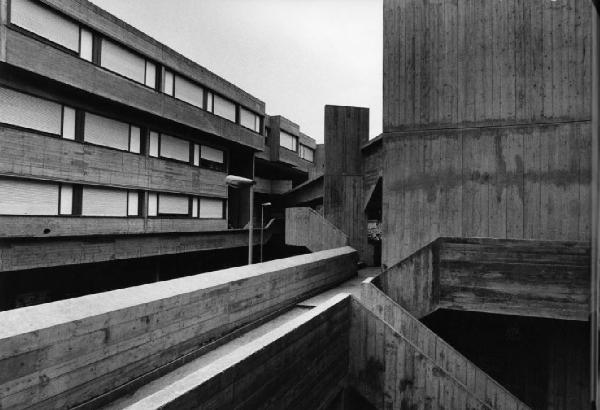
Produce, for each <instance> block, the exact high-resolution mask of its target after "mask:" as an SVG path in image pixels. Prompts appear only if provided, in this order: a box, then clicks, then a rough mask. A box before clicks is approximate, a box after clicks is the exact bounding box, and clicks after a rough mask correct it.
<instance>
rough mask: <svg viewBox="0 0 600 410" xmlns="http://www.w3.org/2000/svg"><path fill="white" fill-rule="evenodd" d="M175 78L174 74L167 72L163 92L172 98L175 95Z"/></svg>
mask: <svg viewBox="0 0 600 410" xmlns="http://www.w3.org/2000/svg"><path fill="white" fill-rule="evenodd" d="M174 86H175V78H174V76H173V72H172V71H169V70H165V81H164V84H163V92H164V93H165V94H167V95H170V96H171V97H172V96H173V95H174Z"/></svg>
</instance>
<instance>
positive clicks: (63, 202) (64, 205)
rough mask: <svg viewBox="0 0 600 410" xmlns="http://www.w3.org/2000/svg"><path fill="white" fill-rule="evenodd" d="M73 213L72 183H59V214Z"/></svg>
mask: <svg viewBox="0 0 600 410" xmlns="http://www.w3.org/2000/svg"><path fill="white" fill-rule="evenodd" d="M72 213H73V185H71V184H60V214H61V215H71V214H72Z"/></svg>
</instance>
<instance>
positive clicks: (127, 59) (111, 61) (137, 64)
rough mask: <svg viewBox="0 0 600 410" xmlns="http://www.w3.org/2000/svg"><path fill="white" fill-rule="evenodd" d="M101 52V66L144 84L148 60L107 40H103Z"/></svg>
mask: <svg viewBox="0 0 600 410" xmlns="http://www.w3.org/2000/svg"><path fill="white" fill-rule="evenodd" d="M101 50H102V54H101V56H102V57H101V58H100V65H101V66H102V67H104V68H107V69H109V70H111V71H114V72H115V73H118V74H121V75H122V76H124V77H127V78H129V79H132V80H134V81H137V82H138V83H141V84H144V79H145V76H146V60H145V59H144V58H142V57H140V56H138V55H137V54H134V53H132V52H130V51H129V50H127V49H125V48H123V47H121V46H120V45H118V44H116V43H113V42H112V41H110V40H107V39H105V38H103V39H102V46H101Z"/></svg>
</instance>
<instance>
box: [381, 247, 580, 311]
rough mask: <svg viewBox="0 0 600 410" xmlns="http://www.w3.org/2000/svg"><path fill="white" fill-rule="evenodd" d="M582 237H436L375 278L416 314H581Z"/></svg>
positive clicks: (386, 291)
mask: <svg viewBox="0 0 600 410" xmlns="http://www.w3.org/2000/svg"><path fill="white" fill-rule="evenodd" d="M589 269H590V245H589V243H586V242H570V241H534V240H522V239H521V240H518V239H495V238H446V237H440V238H437V239H436V240H435V241H433V242H430V243H429V244H427V245H425V246H424V247H422V248H421V249H419V250H418V251H416V252H414V253H413V254H411V255H409V256H408V257H407V258H405V259H404V260H402V261H400V262H399V263H397V264H396V265H394V266H392V267H390V268H388V269H386V270H385V271H384V272H383V273H381V274H380V275H379V276H378V277H377V279H376V281H375V284H376V285H377V286H378V287H379V288H380V289H382V290H383V292H384V293H385V294H386V295H388V296H389V297H390V298H391V299H392V300H394V301H395V302H396V303H398V304H399V305H400V306H402V307H403V308H405V309H406V310H408V311H409V312H410V313H411V314H412V315H414V316H416V317H417V318H421V317H424V316H426V315H428V314H430V313H432V312H434V311H435V310H437V309H455V310H460V311H474V312H485V313H493V314H509V315H519V316H531V317H544V318H550V319H561V320H578V321H587V320H588V313H589V299H590V296H589V288H590V281H589Z"/></svg>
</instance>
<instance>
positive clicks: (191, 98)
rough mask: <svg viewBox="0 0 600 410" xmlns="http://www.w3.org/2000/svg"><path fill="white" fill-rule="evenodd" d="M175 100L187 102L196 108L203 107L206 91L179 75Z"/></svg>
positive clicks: (176, 77) (176, 78) (176, 79)
mask: <svg viewBox="0 0 600 410" xmlns="http://www.w3.org/2000/svg"><path fill="white" fill-rule="evenodd" d="M175 98H178V99H180V100H181V101H185V102H187V103H189V104H192V105H195V106H196V107H199V108H202V107H203V104H202V102H203V100H204V89H203V88H202V87H200V86H199V85H196V84H194V83H192V82H191V81H188V80H186V79H185V78H183V77H180V76H178V75H176V76H175Z"/></svg>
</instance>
